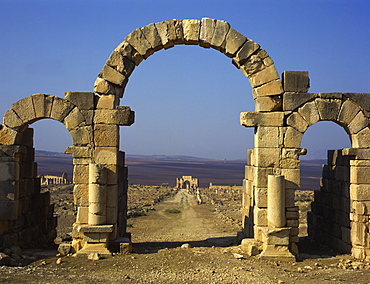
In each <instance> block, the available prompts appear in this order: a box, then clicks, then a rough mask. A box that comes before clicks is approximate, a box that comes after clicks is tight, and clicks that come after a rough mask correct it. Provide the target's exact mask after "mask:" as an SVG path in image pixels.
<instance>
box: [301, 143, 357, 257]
mask: <svg viewBox="0 0 370 284" xmlns="http://www.w3.org/2000/svg"><path fill="white" fill-rule="evenodd" d="M320 183H321V184H320V190H317V191H315V199H314V201H313V202H312V204H311V211H309V212H308V235H309V237H310V238H312V239H314V240H316V241H318V242H320V243H323V244H326V245H327V246H329V247H331V248H333V249H334V250H336V251H338V252H340V253H350V252H351V226H350V207H351V206H350V202H351V201H350V192H349V188H350V158H349V157H348V156H343V155H342V151H341V150H330V151H328V164H327V165H323V169H322V178H321V182H320Z"/></svg>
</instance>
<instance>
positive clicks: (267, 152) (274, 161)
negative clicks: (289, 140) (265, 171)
mask: <svg viewBox="0 0 370 284" xmlns="http://www.w3.org/2000/svg"><path fill="white" fill-rule="evenodd" d="M254 155H255V159H254V165H255V166H258V167H265V168H268V167H275V168H277V167H279V164H280V159H281V153H280V149H279V148H254Z"/></svg>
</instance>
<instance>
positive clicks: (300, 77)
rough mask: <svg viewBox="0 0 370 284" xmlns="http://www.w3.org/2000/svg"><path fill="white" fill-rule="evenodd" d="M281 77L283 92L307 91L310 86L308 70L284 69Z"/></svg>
mask: <svg viewBox="0 0 370 284" xmlns="http://www.w3.org/2000/svg"><path fill="white" fill-rule="evenodd" d="M282 78H283V84H284V91H285V92H300V93H307V92H308V89H309V88H310V78H309V77H308V71H284V72H283V75H282Z"/></svg>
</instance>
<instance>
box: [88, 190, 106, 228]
mask: <svg viewBox="0 0 370 284" xmlns="http://www.w3.org/2000/svg"><path fill="white" fill-rule="evenodd" d="M89 196H90V194H89ZM106 209H107V208H106V204H105V203H99V202H89V215H90V214H96V215H104V216H105V215H106ZM89 223H90V220H89Z"/></svg>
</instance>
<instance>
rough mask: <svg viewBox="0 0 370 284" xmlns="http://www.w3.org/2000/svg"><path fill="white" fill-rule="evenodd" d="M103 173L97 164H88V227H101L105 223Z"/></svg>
mask: <svg viewBox="0 0 370 284" xmlns="http://www.w3.org/2000/svg"><path fill="white" fill-rule="evenodd" d="M104 177H105V172H104V170H103V169H101V168H100V167H99V166H98V165H97V164H93V163H91V164H89V218H88V222H89V225H103V224H105V223H106V221H107V215H106V188H105V185H104Z"/></svg>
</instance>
